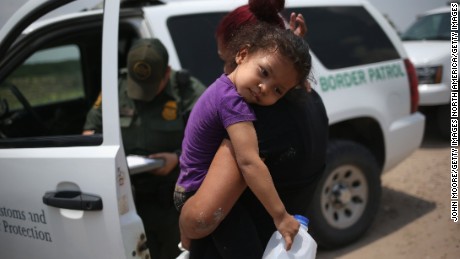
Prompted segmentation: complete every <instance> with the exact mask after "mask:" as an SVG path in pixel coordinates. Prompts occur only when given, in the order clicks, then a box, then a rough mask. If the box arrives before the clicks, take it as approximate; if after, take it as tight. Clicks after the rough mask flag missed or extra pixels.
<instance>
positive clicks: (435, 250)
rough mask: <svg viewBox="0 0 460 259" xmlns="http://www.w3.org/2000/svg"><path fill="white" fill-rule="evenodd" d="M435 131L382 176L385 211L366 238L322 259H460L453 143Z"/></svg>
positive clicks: (427, 132)
mask: <svg viewBox="0 0 460 259" xmlns="http://www.w3.org/2000/svg"><path fill="white" fill-rule="evenodd" d="M428 125H430V124H428ZM430 127H431V126H430ZM430 127H427V128H426V129H425V136H424V140H423V143H422V145H421V147H420V148H419V149H418V150H417V151H416V152H415V153H413V154H412V155H411V156H410V157H409V158H408V159H407V160H405V161H404V162H403V163H401V164H399V165H398V166H397V167H395V168H394V169H392V170H391V171H388V172H387V173H385V174H384V175H383V176H382V183H383V190H382V202H381V206H380V209H379V211H378V214H377V217H376V219H375V221H374V223H373V225H372V226H371V228H370V229H369V230H368V231H367V232H366V234H365V235H364V236H363V237H362V238H361V239H359V240H358V241H357V242H355V243H353V244H352V245H349V246H347V247H345V248H342V249H338V250H334V251H324V250H319V251H318V253H317V258H318V259H326V258H341V259H352V258H392V259H399V258H401V259H402V258H404V259H412V258H417V259H431V258H433V259H454V258H455V259H456V258H460V221H459V222H458V223H454V222H453V221H452V220H451V219H450V179H451V178H450V142H448V141H445V140H442V139H440V138H439V137H438V136H437V135H436V133H435V132H434V130H432V129H431V128H430Z"/></svg>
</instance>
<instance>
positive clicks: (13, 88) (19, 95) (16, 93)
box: [7, 83, 47, 132]
mask: <svg viewBox="0 0 460 259" xmlns="http://www.w3.org/2000/svg"><path fill="white" fill-rule="evenodd" d="M7 86H8V88H9V89H10V91H11V93H13V95H14V96H15V97H16V98H17V99H18V101H19V102H20V103H21V104H22V106H23V107H24V110H25V111H26V112H27V113H29V114H30V115H31V116H32V118H33V119H34V120H35V121H36V122H37V124H38V126H39V127H40V131H43V132H45V130H46V129H47V127H46V125H45V124H44V123H43V120H42V118H41V117H40V116H39V115H38V114H37V113H36V112H35V110H34V108H32V106H31V105H30V103H29V101H27V99H26V97H25V96H24V95H23V94H22V93H21V91H19V89H18V88H17V87H16V86H15V85H13V84H11V83H8V85H7Z"/></svg>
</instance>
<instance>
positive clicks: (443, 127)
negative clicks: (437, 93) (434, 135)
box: [436, 105, 450, 140]
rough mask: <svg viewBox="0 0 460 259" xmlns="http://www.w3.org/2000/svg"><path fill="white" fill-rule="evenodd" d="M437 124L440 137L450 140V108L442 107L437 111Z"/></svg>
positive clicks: (447, 106)
mask: <svg viewBox="0 0 460 259" xmlns="http://www.w3.org/2000/svg"><path fill="white" fill-rule="evenodd" d="M436 124H437V126H438V132H439V135H441V137H442V138H444V139H447V140H450V106H449V105H442V106H439V107H438V108H437V110H436Z"/></svg>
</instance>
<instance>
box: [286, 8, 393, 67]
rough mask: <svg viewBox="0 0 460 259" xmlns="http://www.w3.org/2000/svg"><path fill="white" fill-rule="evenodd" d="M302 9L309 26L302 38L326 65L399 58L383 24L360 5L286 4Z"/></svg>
mask: <svg viewBox="0 0 460 259" xmlns="http://www.w3.org/2000/svg"><path fill="white" fill-rule="evenodd" d="M291 12H297V13H302V14H303V16H304V17H305V21H306V23H307V26H308V32H307V34H306V35H305V39H306V40H307V42H308V43H309V44H310V48H311V51H312V52H313V53H314V54H315V55H316V56H317V57H318V59H319V61H320V62H321V63H322V64H323V65H324V66H325V67H327V68H329V69H338V68H346V67H352V66H357V65H365V64H370V63H375V62H381V61H386V60H393V59H397V58H399V54H398V52H397V51H396V49H395V47H394V46H393V44H392V43H391V41H390V40H389V38H388V37H387V36H386V34H385V32H384V31H383V30H382V28H381V27H380V26H379V25H378V24H377V22H376V21H375V20H374V18H372V16H371V15H370V14H369V13H368V12H367V11H366V10H365V9H364V8H363V7H315V8H295V9H294V8H289V9H286V10H285V12H284V13H285V15H284V17H289V16H288V14H290V13H291Z"/></svg>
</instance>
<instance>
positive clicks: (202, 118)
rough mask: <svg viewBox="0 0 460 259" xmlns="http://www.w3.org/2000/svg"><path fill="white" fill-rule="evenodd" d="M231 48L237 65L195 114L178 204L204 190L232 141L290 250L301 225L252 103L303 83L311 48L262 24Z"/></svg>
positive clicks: (176, 198) (247, 31) (266, 102)
mask: <svg viewBox="0 0 460 259" xmlns="http://www.w3.org/2000/svg"><path fill="white" fill-rule="evenodd" d="M228 47H229V48H230V49H231V50H232V51H233V53H236V55H234V56H235V57H236V58H235V61H236V64H237V67H236V69H235V70H234V71H233V72H232V73H231V74H229V75H222V76H221V77H220V78H218V79H217V80H216V81H215V82H214V83H213V84H212V85H211V86H209V88H208V89H207V90H206V91H205V92H204V93H203V95H202V96H201V97H200V99H199V100H198V102H197V103H196V104H195V107H194V109H193V110H192V113H191V115H190V118H189V121H188V124H187V127H186V130H185V137H184V140H183V143H182V152H183V153H182V156H181V158H180V165H181V173H180V175H179V179H178V181H177V184H176V191H175V194H174V201H175V204H176V207H177V208H178V209H179V210H180V209H181V207H182V206H183V205H184V203H185V201H186V200H187V199H188V198H189V197H191V196H192V195H193V194H194V193H195V192H196V191H197V190H198V189H199V187H200V185H201V184H202V182H203V179H204V178H205V176H206V174H207V171H208V169H209V166H210V164H211V161H212V159H213V157H214V154H215V153H216V151H217V149H218V147H219V145H220V144H221V142H222V140H223V139H224V138H229V139H230V141H231V143H232V146H233V148H234V151H235V156H236V159H237V163H238V166H239V169H240V171H241V173H242V175H243V178H244V181H245V183H246V184H247V185H248V186H249V188H250V189H251V190H252V192H253V193H254V194H255V195H256V196H257V198H258V199H259V200H260V202H261V203H262V204H263V206H264V207H265V208H266V210H267V211H268V213H269V214H270V215H271V217H272V218H273V220H274V222H275V225H276V227H277V229H278V230H279V231H280V233H281V234H282V235H283V237H284V238H285V241H286V247H287V249H289V248H290V246H291V244H292V240H293V239H294V236H295V235H296V233H297V231H298V228H299V224H298V222H297V221H296V220H295V219H294V218H293V217H292V216H291V215H289V214H288V213H287V212H286V210H285V208H284V205H283V204H282V202H281V200H280V199H279V196H278V194H277V192H276V190H275V187H274V185H273V182H272V179H271V176H270V173H269V172H268V169H267V167H266V166H265V164H264V162H263V161H262V159H261V158H260V157H259V152H258V145H257V136H256V133H255V130H254V126H253V124H252V122H253V121H254V120H255V119H256V118H255V115H254V112H253V110H252V108H251V107H250V106H249V104H250V103H251V104H257V105H264V106H268V105H272V104H274V103H276V102H277V101H278V100H279V99H280V98H282V97H283V96H284V95H285V94H286V93H287V92H288V91H290V90H291V89H292V88H294V87H295V86H298V85H302V84H303V82H304V81H305V79H306V76H307V75H308V74H309V72H310V68H311V58H310V55H309V49H308V45H307V44H306V43H305V42H304V41H303V40H302V39H301V38H300V37H297V36H295V35H294V34H293V33H292V32H291V31H288V30H284V29H280V28H279V27H275V26H271V25H268V24H265V23H260V24H258V25H253V26H250V27H244V28H242V29H241V30H240V31H239V32H238V33H237V34H236V35H235V36H234V37H233V39H232V41H231V42H230V43H229V46H228ZM224 179H225V178H222V181H224ZM217 180H219V179H217ZM224 184H225V183H224ZM229 184H231V183H229ZM220 185H222V183H220ZM216 186H219V184H216ZM219 191H222V190H216V192H219ZM217 196H218V195H217ZM223 202H224V203H225V201H223ZM227 207H228V206H226V205H225V204H222V207H221V208H220V209H219V210H217V211H215V212H214V213H213V215H212V217H214V218H215V219H216V223H217V224H218V222H220V221H221V220H222V219H223V217H224V215H225V214H226V213H227V212H228V211H226V208H227ZM222 208H224V209H222ZM197 220H198V221H199V219H197ZM207 227H209V226H203V228H207Z"/></svg>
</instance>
